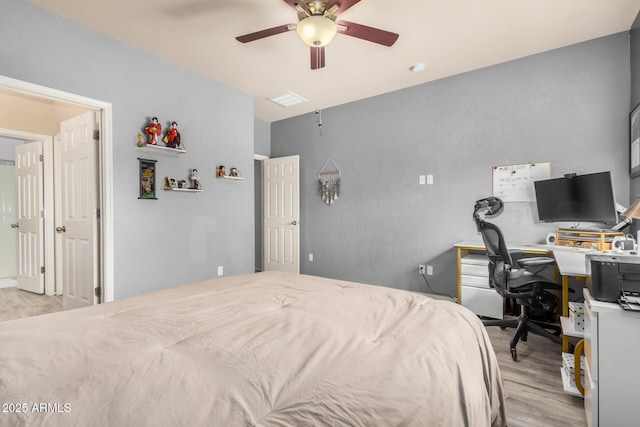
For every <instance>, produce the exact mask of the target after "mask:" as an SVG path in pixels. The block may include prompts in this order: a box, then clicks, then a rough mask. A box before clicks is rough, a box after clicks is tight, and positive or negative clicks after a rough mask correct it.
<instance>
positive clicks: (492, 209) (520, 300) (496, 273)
mask: <svg viewBox="0 0 640 427" xmlns="http://www.w3.org/2000/svg"><path fill="white" fill-rule="evenodd" d="M503 209H504V204H503V202H502V200H500V199H499V198H498V197H487V198H485V199H481V200H478V201H476V204H475V206H474V212H473V219H474V221H475V223H476V226H477V228H478V231H479V232H480V234H481V235H482V240H483V241H484V245H485V249H486V254H487V258H488V259H489V285H490V286H491V287H492V288H494V289H495V291H496V292H497V293H498V294H500V295H501V296H502V297H503V298H505V299H506V298H512V299H515V301H516V303H517V304H518V305H520V315H519V316H518V317H517V318H515V319H503V320H485V321H484V322H483V323H484V325H485V326H500V327H501V328H502V329H506V328H515V329H516V331H515V334H514V336H513V339H512V340H511V343H510V350H511V358H512V359H513V360H514V361H515V360H517V359H518V352H517V350H516V345H517V344H518V342H519V341H526V340H527V336H528V334H529V332H532V333H534V334H536V335H540V336H543V337H546V338H549V339H550V340H552V341H553V342H556V343H558V344H562V338H560V334H561V332H562V328H561V326H560V325H556V324H551V323H547V322H543V321H538V320H535V319H532V318H531V314H538V313H542V314H543V315H544V316H546V317H547V318H548V319H553V317H554V314H555V309H556V308H557V305H558V304H557V300H556V299H555V298H554V296H553V295H552V294H551V293H550V292H548V291H549V290H555V291H561V290H562V286H561V285H559V284H557V283H554V282H551V281H549V280H548V279H547V278H545V277H544V276H542V275H540V274H539V273H540V272H541V271H542V270H544V269H545V268H547V267H549V266H552V265H554V264H555V259H554V258H551V257H533V258H523V259H518V260H517V261H516V262H514V260H513V257H512V255H513V253H512V252H510V251H509V249H508V248H507V244H506V242H505V239H504V236H503V235H502V231H501V230H500V229H499V228H498V226H496V225H495V224H492V223H490V222H487V221H485V217H489V218H491V217H495V216H498V215H500V213H502V210H503ZM570 291H572V290H570Z"/></svg>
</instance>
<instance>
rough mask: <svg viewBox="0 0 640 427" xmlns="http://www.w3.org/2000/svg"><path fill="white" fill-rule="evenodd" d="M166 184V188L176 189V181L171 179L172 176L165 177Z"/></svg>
mask: <svg viewBox="0 0 640 427" xmlns="http://www.w3.org/2000/svg"><path fill="white" fill-rule="evenodd" d="M166 180H167V183H166V186H167V187H169V188H178V181H177V180H176V179H175V178H174V177H172V176H168V177H166Z"/></svg>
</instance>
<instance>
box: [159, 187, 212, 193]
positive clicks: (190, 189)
mask: <svg viewBox="0 0 640 427" xmlns="http://www.w3.org/2000/svg"><path fill="white" fill-rule="evenodd" d="M164 189H165V190H167V191H199V192H202V191H203V190H198V189H197V188H171V187H168V188H167V187H165V188H164Z"/></svg>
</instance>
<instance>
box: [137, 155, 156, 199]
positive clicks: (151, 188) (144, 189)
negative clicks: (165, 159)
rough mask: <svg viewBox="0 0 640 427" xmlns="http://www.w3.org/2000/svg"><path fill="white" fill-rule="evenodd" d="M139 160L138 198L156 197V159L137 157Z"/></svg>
mask: <svg viewBox="0 0 640 427" xmlns="http://www.w3.org/2000/svg"><path fill="white" fill-rule="evenodd" d="M138 161H139V162H140V180H139V181H138V182H139V183H140V184H139V185H140V196H139V197H138V199H157V197H156V160H148V159H141V158H138Z"/></svg>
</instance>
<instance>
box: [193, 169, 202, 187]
mask: <svg viewBox="0 0 640 427" xmlns="http://www.w3.org/2000/svg"><path fill="white" fill-rule="evenodd" d="M191 182H192V184H191V188H193V189H195V190H202V185H200V179H199V178H198V169H192V170H191Z"/></svg>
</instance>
